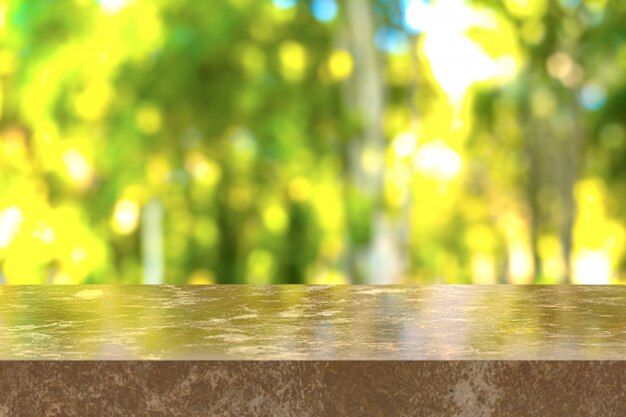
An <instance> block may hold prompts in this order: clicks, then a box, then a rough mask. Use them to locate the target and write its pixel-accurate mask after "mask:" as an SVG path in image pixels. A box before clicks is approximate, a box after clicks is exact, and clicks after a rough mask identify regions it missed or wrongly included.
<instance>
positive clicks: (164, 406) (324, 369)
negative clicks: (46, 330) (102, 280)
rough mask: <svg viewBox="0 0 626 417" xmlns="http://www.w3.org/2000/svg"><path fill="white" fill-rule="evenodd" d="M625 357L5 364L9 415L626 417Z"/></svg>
mask: <svg viewBox="0 0 626 417" xmlns="http://www.w3.org/2000/svg"><path fill="white" fill-rule="evenodd" d="M625 392H626V363H625V362H616V361H613V362H611V361H180V362H171V361H137V362H134V361H123V362H116V361H112V362H111V361H109V362H97V361H96V362H84V361H75V362H73V361H61V362H54V361H24V362H20V361H6V362H0V417H5V416H81V417H88V416H215V417H219V416H237V417H245V416H273V417H292V416H297V417H306V416H311V417H312V416H320V417H323V416H329V417H331V416H332V417H335V416H345V417H351V416H355V417H356V416H359V417H367V416H381V417H383V416H384V417H388V416H429V417H432V416H457V417H464V416H468V417H470V416H471V417H491V416H537V417H546V416H565V417H574V416H581V417H582V416H585V417H589V416H602V417H611V416H615V417H623V416H626V395H625Z"/></svg>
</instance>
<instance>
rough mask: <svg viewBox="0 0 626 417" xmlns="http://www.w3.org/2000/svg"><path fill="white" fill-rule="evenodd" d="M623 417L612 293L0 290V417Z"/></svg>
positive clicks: (619, 315)
mask: <svg viewBox="0 0 626 417" xmlns="http://www.w3.org/2000/svg"><path fill="white" fill-rule="evenodd" d="M7 416H81V417H83V416H237V417H246V416H275V417H283V416H298V417H299V416H346V417H353V416H354V417H356V416H359V417H361V416H381V417H382V416H385V417H387V416H455V417H469V416H472V417H473V416H477V417H495V416H537V417H539V416H541V417H543V416H568V417H569V416H581V417H582V416H602V417H605V416H609V417H611V416H615V417H624V416H626V287H561V286H553V287H530V286H529V287H511V286H497V287H496V286H411V287H399V286H390V287H319V286H318V287H304V286H281V287H254V286H231V287H224V286H207V287H174V286H154V287H141V286H135V287H132V286H131V287H110V286H89V287H75V286H74V287H72V286H68V287H2V286H0V417H7Z"/></svg>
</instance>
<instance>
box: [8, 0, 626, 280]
mask: <svg viewBox="0 0 626 417" xmlns="http://www.w3.org/2000/svg"><path fill="white" fill-rule="evenodd" d="M625 21H626V2H620V1H613V2H609V1H608V0H552V1H549V0H504V1H500V0H482V1H479V0H476V1H467V2H464V1H463V0H438V1H437V0H433V1H430V0H395V1H392V0H372V1H365V0H274V1H270V0H221V1H211V2H209V1H186V0H99V1H95V0H2V1H0V101H1V106H0V108H1V122H0V282H4V283H10V284H46V283H55V284H67V283H120V284H122V283H124V284H137V283H171V284H182V283H192V284H207V283H255V284H270V283H320V284H341V283H533V282H534V283H594V284H608V283H619V282H620V281H621V282H624V277H625V276H626V274H625V272H626V253H625V243H626V241H625V237H626V236H625V226H626V217H625V215H626V198H625V197H626V130H625V129H626V127H625V123H626V117H625V116H626V115H625V111H626V72H625V71H626V25H624V22H625Z"/></svg>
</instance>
